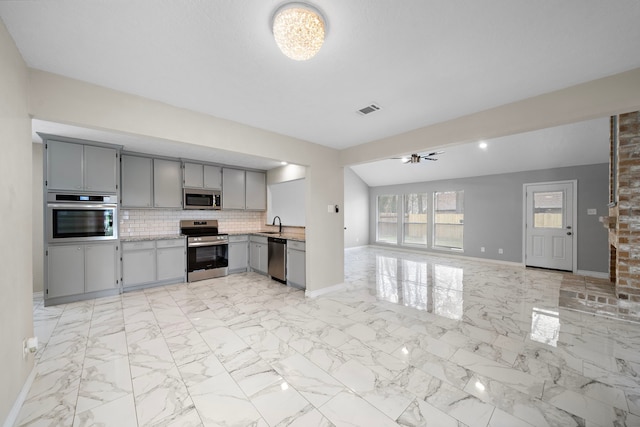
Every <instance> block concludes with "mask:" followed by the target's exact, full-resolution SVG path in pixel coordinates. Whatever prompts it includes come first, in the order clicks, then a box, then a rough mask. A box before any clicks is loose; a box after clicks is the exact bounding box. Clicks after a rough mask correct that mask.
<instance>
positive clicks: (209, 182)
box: [204, 165, 222, 190]
mask: <svg viewBox="0 0 640 427" xmlns="http://www.w3.org/2000/svg"><path fill="white" fill-rule="evenodd" d="M204 188H207V189H211V190H219V189H221V188H222V168H220V167H219V166H211V165H204Z"/></svg>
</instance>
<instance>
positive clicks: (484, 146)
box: [478, 141, 488, 150]
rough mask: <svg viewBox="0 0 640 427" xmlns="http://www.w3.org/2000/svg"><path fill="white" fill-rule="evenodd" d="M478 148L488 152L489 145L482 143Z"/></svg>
mask: <svg viewBox="0 0 640 427" xmlns="http://www.w3.org/2000/svg"><path fill="white" fill-rule="evenodd" d="M478 147H480V148H482V149H483V150H486V149H487V147H488V145H487V143H486V142H484V141H480V144H478Z"/></svg>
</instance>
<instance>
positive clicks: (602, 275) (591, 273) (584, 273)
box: [576, 270, 609, 279]
mask: <svg viewBox="0 0 640 427" xmlns="http://www.w3.org/2000/svg"><path fill="white" fill-rule="evenodd" d="M576 274H579V275H580V276H587V277H595V278H597V279H608V278H609V273H602V272H601V271H589V270H577V271H576Z"/></svg>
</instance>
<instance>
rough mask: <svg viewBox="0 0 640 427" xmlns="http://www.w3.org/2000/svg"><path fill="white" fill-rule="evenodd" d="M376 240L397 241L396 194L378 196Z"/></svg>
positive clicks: (395, 242)
mask: <svg viewBox="0 0 640 427" xmlns="http://www.w3.org/2000/svg"><path fill="white" fill-rule="evenodd" d="M377 241H378V242H384V243H393V244H397V243H398V196H397V195H395V194H393V195H381V196H378V238H377Z"/></svg>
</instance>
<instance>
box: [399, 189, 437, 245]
mask: <svg viewBox="0 0 640 427" xmlns="http://www.w3.org/2000/svg"><path fill="white" fill-rule="evenodd" d="M412 195H415V196H418V197H423V198H424V215H425V217H426V218H425V221H424V222H407V221H405V218H406V216H407V197H408V196H412ZM418 215H419V214H418ZM401 220H402V224H401V237H400V238H401V242H402V245H403V246H416V247H428V245H429V220H430V218H429V192H428V191H421V192H414V193H404V194H403V195H402V212H401ZM412 224H414V225H424V230H425V231H424V233H425V234H424V243H422V242H410V241H409V242H408V241H407V237H406V228H405V227H406V226H407V225H412Z"/></svg>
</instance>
